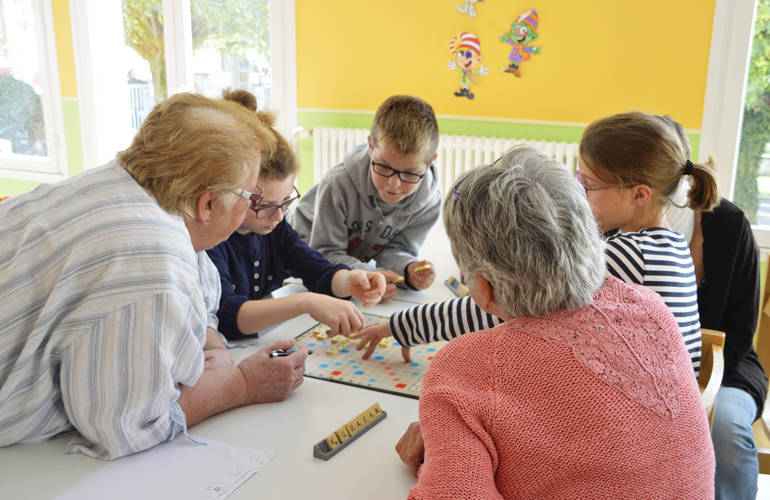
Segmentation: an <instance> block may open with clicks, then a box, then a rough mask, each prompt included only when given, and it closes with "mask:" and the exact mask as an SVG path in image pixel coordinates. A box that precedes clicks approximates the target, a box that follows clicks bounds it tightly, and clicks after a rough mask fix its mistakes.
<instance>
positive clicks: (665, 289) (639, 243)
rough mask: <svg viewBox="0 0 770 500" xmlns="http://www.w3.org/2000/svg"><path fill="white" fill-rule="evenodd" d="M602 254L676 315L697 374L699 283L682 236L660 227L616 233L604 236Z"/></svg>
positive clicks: (624, 276) (609, 264) (610, 265)
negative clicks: (653, 292) (603, 252)
mask: <svg viewBox="0 0 770 500" xmlns="http://www.w3.org/2000/svg"><path fill="white" fill-rule="evenodd" d="M605 256H606V259H607V269H608V270H609V272H610V273H612V275H614V276H616V277H618V278H620V279H621V280H623V281H625V282H626V283H637V284H639V285H643V286H645V287H647V288H650V289H652V290H655V291H656V292H657V293H658V294H659V295H660V296H661V298H662V299H663V302H665V303H666V305H667V306H668V308H669V310H670V311H671V312H672V313H673V315H674V318H676V322H677V324H678V325H679V332H680V333H681V334H682V338H683V339H684V344H685V347H687V351H688V352H689V353H690V358H691V359H692V364H693V368H695V372H696V374H697V373H698V371H699V369H700V359H701V333H700V316H699V314H698V284H697V283H696V281H695V266H694V265H693V263H692V257H691V256H690V247H689V245H688V244H687V241H686V240H685V239H684V236H682V235H681V234H679V233H677V232H675V231H672V230H670V229H666V228H662V227H653V228H647V229H642V230H641V231H639V232H638V233H617V234H614V235H612V236H610V237H609V238H608V239H607V249H606V251H605Z"/></svg>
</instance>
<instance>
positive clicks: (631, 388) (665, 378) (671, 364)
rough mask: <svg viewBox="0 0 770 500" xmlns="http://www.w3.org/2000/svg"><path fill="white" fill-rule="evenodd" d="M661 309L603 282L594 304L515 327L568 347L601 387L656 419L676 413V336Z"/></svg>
mask: <svg viewBox="0 0 770 500" xmlns="http://www.w3.org/2000/svg"><path fill="white" fill-rule="evenodd" d="M666 313H667V309H666V307H665V305H664V304H662V303H660V304H659V306H658V307H656V304H655V303H653V302H651V300H650V298H649V297H645V296H643V295H642V294H641V292H640V290H639V289H636V288H633V289H631V290H629V289H628V287H626V286H625V285H623V284H622V283H621V282H620V281H619V280H617V279H615V278H607V280H606V281H605V283H604V286H603V287H602V288H601V289H600V290H599V292H597V294H596V295H594V302H593V303H592V304H591V305H589V306H588V307H585V308H583V309H580V310H578V311H559V312H557V313H556V314H553V315H551V316H549V317H547V318H520V319H518V320H515V321H514V323H515V324H516V327H517V328H519V329H522V330H525V331H527V332H528V333H531V334H533V335H536V336H539V337H541V338H543V339H545V340H548V341H552V342H558V343H561V344H566V345H568V346H571V347H572V352H573V354H574V355H575V358H576V359H577V361H578V362H579V363H580V364H582V365H583V366H584V367H585V368H586V369H587V370H589V371H591V372H593V373H595V374H596V375H597V376H598V377H599V378H600V379H602V380H603V381H604V382H605V383H607V384H609V385H611V386H613V387H616V388H617V389H618V390H620V391H621V392H623V393H624V394H625V395H626V396H628V397H629V398H630V399H632V400H634V401H636V402H638V403H639V404H641V405H643V406H644V407H646V408H648V409H650V410H652V411H654V412H655V413H657V414H658V415H661V416H667V417H673V416H675V415H676V414H677V413H678V412H679V397H678V391H677V390H676V388H677V387H678V386H679V376H678V373H677V371H676V363H675V360H674V359H673V356H674V355H675V354H674V353H676V352H677V345H675V344H674V342H675V341H678V340H679V339H680V336H679V332H678V331H674V332H673V333H675V334H676V335H674V334H673V333H672V332H667V331H666V330H665V328H666V325H670V327H671V328H674V329H676V323H675V322H674V321H673V318H670V319H668V320H667V319H666Z"/></svg>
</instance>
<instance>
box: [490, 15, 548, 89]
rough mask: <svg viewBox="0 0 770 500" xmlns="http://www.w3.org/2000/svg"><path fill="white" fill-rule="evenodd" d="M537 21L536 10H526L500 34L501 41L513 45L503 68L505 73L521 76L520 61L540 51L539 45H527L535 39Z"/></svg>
mask: <svg viewBox="0 0 770 500" xmlns="http://www.w3.org/2000/svg"><path fill="white" fill-rule="evenodd" d="M537 23H538V17H537V12H535V11H534V10H528V11H527V12H525V13H524V14H522V15H520V16H519V18H518V19H517V20H516V21H514V22H513V24H511V29H510V31H508V33H505V34H504V35H501V36H500V41H501V42H505V43H507V44H509V45H512V46H513V48H512V49H511V54H510V55H509V56H508V60H509V61H510V62H509V63H508V67H507V68H504V69H503V71H505V72H506V73H513V74H514V75H516V76H517V77H519V78H521V72H520V71H519V65H520V64H521V63H522V61H527V60H529V58H530V57H531V55H530V54H539V53H540V47H529V44H530V43H532V42H534V41H535V40H536V39H537V33H536V31H537Z"/></svg>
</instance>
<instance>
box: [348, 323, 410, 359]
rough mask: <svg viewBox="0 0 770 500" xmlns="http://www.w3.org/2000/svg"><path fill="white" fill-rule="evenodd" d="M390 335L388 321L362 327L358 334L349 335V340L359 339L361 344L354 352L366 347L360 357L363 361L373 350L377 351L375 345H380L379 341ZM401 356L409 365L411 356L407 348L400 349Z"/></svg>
mask: <svg viewBox="0 0 770 500" xmlns="http://www.w3.org/2000/svg"><path fill="white" fill-rule="evenodd" d="M391 335H392V334H391V333H390V323H389V322H388V321H381V322H379V323H373V324H371V325H367V326H365V327H363V328H362V329H361V330H359V331H358V333H354V334H353V335H351V336H350V338H353V339H361V342H359V343H358V346H356V350H357V351H360V350H362V349H363V348H364V347H366V352H365V353H364V355H363V356H361V357H362V358H363V359H369V357H370V356H371V355H372V353H373V352H374V350H375V349H377V344H379V343H380V340H382V339H384V338H388V337H390V336H391ZM401 356H402V357H403V358H404V361H405V362H407V363H411V361H412V356H411V355H410V353H409V348H408V347H401Z"/></svg>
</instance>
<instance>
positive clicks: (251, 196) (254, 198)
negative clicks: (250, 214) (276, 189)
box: [233, 187, 265, 211]
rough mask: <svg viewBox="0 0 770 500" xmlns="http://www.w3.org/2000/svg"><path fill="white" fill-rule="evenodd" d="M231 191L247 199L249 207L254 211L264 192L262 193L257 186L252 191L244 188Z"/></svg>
mask: <svg viewBox="0 0 770 500" xmlns="http://www.w3.org/2000/svg"><path fill="white" fill-rule="evenodd" d="M233 192H234V193H235V194H237V195H238V196H240V197H241V198H246V199H247V200H249V208H250V209H252V210H254V211H256V210H257V205H259V202H260V201H262V198H263V197H264V196H265V193H263V192H262V190H261V189H259V188H258V187H257V188H255V190H254V192H253V193H252V192H251V191H246V190H245V189H240V188H238V189H236V190H235V191H233Z"/></svg>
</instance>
